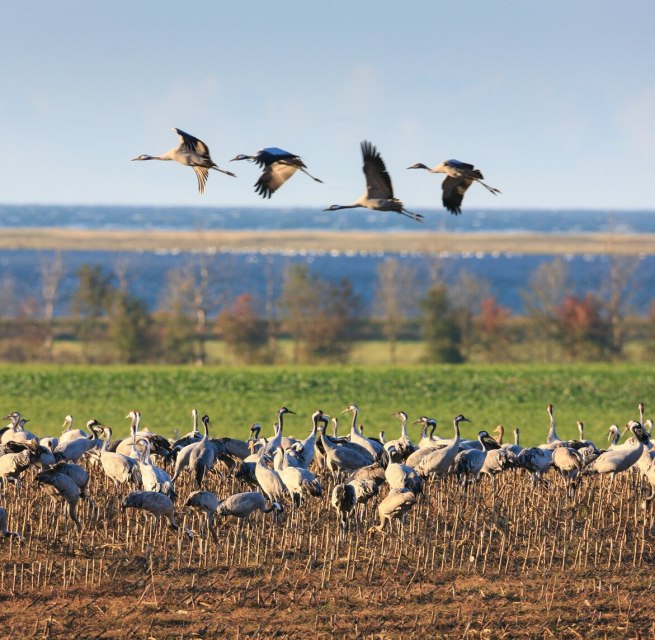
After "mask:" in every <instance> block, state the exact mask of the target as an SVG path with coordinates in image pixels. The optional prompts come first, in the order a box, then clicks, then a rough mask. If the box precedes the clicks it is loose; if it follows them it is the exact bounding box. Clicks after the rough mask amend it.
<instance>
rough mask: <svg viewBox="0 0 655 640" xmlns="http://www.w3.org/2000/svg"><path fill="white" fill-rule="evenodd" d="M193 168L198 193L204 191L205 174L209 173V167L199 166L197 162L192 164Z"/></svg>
mask: <svg viewBox="0 0 655 640" xmlns="http://www.w3.org/2000/svg"><path fill="white" fill-rule="evenodd" d="M193 170H194V171H195V172H196V175H197V176H198V191H200V193H205V183H206V182H207V176H208V175H209V169H208V168H207V167H200V166H198V165H197V164H196V165H193Z"/></svg>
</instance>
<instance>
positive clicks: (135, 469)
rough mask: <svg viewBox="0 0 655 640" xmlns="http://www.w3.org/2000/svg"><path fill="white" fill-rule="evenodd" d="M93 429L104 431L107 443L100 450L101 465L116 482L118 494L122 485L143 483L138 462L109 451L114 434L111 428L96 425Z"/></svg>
mask: <svg viewBox="0 0 655 640" xmlns="http://www.w3.org/2000/svg"><path fill="white" fill-rule="evenodd" d="M91 428H92V429H94V430H96V431H102V434H103V435H104V438H105V442H104V444H103V446H102V448H101V449H100V464H101V465H102V469H103V471H104V472H105V475H106V476H107V477H108V478H109V479H110V480H112V481H113V482H114V486H115V488H116V492H117V493H118V491H119V487H120V485H122V484H127V483H130V484H132V485H136V486H138V485H139V484H140V483H141V475H140V473H139V463H138V462H137V460H135V459H133V458H128V457H127V456H124V455H122V454H120V453H116V452H114V451H109V444H110V442H111V434H112V430H111V427H105V426H101V425H97V424H96V425H93V426H92V427H91Z"/></svg>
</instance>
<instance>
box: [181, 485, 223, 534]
mask: <svg viewBox="0 0 655 640" xmlns="http://www.w3.org/2000/svg"><path fill="white" fill-rule="evenodd" d="M184 504H185V506H187V507H192V508H193V509H198V510H199V511H202V512H203V513H204V514H205V523H206V524H207V529H208V531H209V533H210V534H211V536H212V538H214V541H217V540H218V536H217V535H216V531H215V530H214V515H216V510H217V509H218V507H219V505H220V504H221V501H220V500H219V499H218V498H217V497H216V496H215V495H214V494H213V493H212V492H211V491H194V492H193V493H191V494H190V495H189V497H188V498H187V500H186V502H185V503H184Z"/></svg>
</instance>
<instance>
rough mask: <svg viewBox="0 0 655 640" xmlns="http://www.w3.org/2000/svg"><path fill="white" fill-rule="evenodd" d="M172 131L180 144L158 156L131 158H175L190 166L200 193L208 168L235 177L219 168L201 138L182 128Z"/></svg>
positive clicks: (203, 189)
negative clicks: (196, 178) (194, 173)
mask: <svg viewBox="0 0 655 640" xmlns="http://www.w3.org/2000/svg"><path fill="white" fill-rule="evenodd" d="M173 131H176V132H177V135H178V136H179V138H180V144H179V145H178V146H177V147H174V148H173V149H171V150H170V151H167V152H166V153H164V154H162V155H160V156H149V155H147V154H142V155H140V156H137V157H136V158H132V160H175V162H179V163H180V164H183V165H185V166H187V167H191V168H192V169H193V170H194V171H195V172H196V176H197V177H198V191H200V193H204V192H205V183H206V182H207V177H208V176H209V170H210V169H214V170H215V171H220V172H221V173H224V174H226V175H228V176H232V177H233V178H236V176H235V175H234V174H233V173H232V172H231V171H227V170H225V169H221V168H220V167H219V166H218V165H217V164H216V163H215V162H214V161H213V160H212V159H211V156H210V155H209V147H208V146H207V145H206V144H205V143H204V142H203V141H202V140H199V139H198V138H195V137H194V136H192V135H190V134H188V133H186V132H185V131H182V129H176V128H173Z"/></svg>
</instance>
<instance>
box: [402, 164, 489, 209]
mask: <svg viewBox="0 0 655 640" xmlns="http://www.w3.org/2000/svg"><path fill="white" fill-rule="evenodd" d="M407 168H408V169H426V170H427V171H429V172H430V173H445V174H446V178H445V179H444V181H443V183H442V184H441V189H442V191H443V195H442V202H443V206H444V207H446V209H447V210H448V211H450V213H452V214H454V215H459V214H460V213H462V200H464V194H465V193H466V190H467V189H468V188H469V187H470V186H471V185H472V184H473V183H474V182H479V183H480V184H481V185H482V186H483V187H484V188H485V189H487V191H490V192H491V193H493V194H494V195H497V194H498V193H500V191H499V190H498V189H496V188H495V187H490V186H489V185H488V184H485V183H484V182H482V178H484V176H483V175H482V172H481V171H480V170H479V169H476V168H475V167H474V166H473V165H472V164H467V163H466V162H460V161H459V160H445V161H444V162H441V163H440V164H438V165H437V166H436V167H434V169H430V167H428V166H426V165H424V164H423V163H421V162H417V163H416V164H413V165H412V166H411V167H407Z"/></svg>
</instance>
